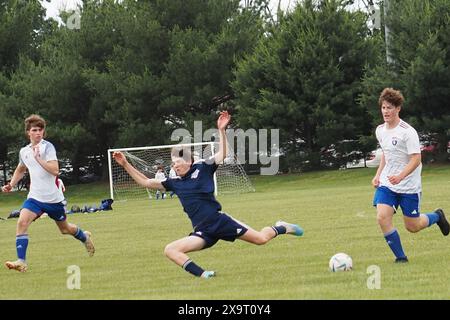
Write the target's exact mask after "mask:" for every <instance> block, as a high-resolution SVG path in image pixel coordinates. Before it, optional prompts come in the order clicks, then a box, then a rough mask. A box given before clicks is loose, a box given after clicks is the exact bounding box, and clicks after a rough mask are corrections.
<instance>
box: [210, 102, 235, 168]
mask: <svg viewBox="0 0 450 320" xmlns="http://www.w3.org/2000/svg"><path fill="white" fill-rule="evenodd" d="M230 120H231V115H230V114H229V113H228V111H223V112H221V113H220V116H219V119H217V129H219V151H217V153H216V154H215V155H214V161H215V162H216V164H220V163H222V162H223V160H224V159H225V158H226V156H227V146H228V141H227V135H226V133H225V129H226V128H227V125H228V124H229V123H230Z"/></svg>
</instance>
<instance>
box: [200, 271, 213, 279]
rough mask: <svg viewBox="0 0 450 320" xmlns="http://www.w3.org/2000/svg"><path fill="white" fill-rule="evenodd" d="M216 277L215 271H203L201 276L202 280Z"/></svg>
mask: <svg viewBox="0 0 450 320" xmlns="http://www.w3.org/2000/svg"><path fill="white" fill-rule="evenodd" d="M215 276H216V272H215V271H203V273H202V275H201V276H200V277H201V278H205V279H208V278H212V277H215Z"/></svg>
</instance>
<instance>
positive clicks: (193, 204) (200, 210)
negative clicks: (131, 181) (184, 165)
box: [161, 160, 222, 229]
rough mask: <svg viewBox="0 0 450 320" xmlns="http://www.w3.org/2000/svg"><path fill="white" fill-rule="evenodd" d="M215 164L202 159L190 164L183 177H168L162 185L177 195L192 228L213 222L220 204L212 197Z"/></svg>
mask: <svg viewBox="0 0 450 320" xmlns="http://www.w3.org/2000/svg"><path fill="white" fill-rule="evenodd" d="M216 169H217V164H215V163H214V162H213V163H211V164H208V163H207V162H205V161H204V160H201V161H198V162H195V163H194V164H192V166H191V169H190V170H189V171H188V172H187V173H186V175H185V176H184V177H175V178H168V179H167V180H165V181H162V182H161V183H162V185H163V186H164V188H165V189H166V190H168V191H173V192H175V194H176V195H177V196H178V198H179V199H180V201H181V205H182V206H183V209H184V212H186V213H187V215H188V216H189V219H191V222H192V226H193V227H194V229H195V228H196V227H199V226H205V225H208V224H211V223H214V222H215V221H216V220H217V219H218V218H219V217H220V212H219V211H220V210H222V206H221V205H220V203H219V202H217V200H216V198H215V197H214V172H215V171H216Z"/></svg>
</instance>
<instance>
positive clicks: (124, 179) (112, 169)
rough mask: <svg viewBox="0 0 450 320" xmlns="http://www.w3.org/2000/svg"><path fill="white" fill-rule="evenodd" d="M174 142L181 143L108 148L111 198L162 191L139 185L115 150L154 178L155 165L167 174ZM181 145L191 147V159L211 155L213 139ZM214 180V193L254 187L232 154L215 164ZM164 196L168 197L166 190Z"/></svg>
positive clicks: (151, 195)
mask: <svg viewBox="0 0 450 320" xmlns="http://www.w3.org/2000/svg"><path fill="white" fill-rule="evenodd" d="M174 146H181V145H180V144H177V145H164V146H154V147H136V148H121V149H109V150H108V166H109V181H110V192H111V198H112V199H114V200H128V199H149V198H150V199H156V197H157V196H158V197H159V196H162V195H161V194H157V191H156V190H151V189H147V188H144V187H141V186H140V185H138V184H137V183H136V182H135V181H134V180H133V178H131V176H130V175H129V174H128V173H127V172H126V171H125V170H124V169H123V168H122V167H121V166H120V165H118V164H117V163H116V161H114V159H113V158H112V155H113V153H114V152H115V151H121V152H123V154H124V155H125V156H126V158H127V160H128V161H129V162H130V163H131V164H132V165H133V166H134V167H135V168H136V169H138V170H139V171H140V172H141V173H143V174H144V175H145V176H146V177H148V178H155V175H156V173H157V171H158V169H162V172H163V173H164V175H165V177H168V176H169V172H170V165H171V162H172V161H171V157H170V154H171V149H172V148H173V147H174ZM182 146H189V147H191V149H192V151H193V156H194V161H197V160H199V159H207V158H209V157H211V156H212V155H213V154H214V150H215V149H216V148H215V143H214V142H204V143H192V144H185V145H182ZM160 171H161V170H160ZM159 175H160V174H159ZM214 183H215V187H216V188H215V194H216V195H217V194H226V193H244V192H253V191H255V189H254V188H253V185H252V183H251V182H250V180H249V178H248V176H247V174H246V173H245V171H244V169H243V167H242V165H241V164H240V163H239V161H238V159H237V157H236V155H234V154H229V155H227V157H226V158H225V160H224V162H223V164H220V165H219V166H218V168H217V170H216V173H215V175H214ZM165 196H166V197H168V194H166V195H165Z"/></svg>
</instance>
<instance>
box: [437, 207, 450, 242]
mask: <svg viewBox="0 0 450 320" xmlns="http://www.w3.org/2000/svg"><path fill="white" fill-rule="evenodd" d="M434 212H436V213H437V214H438V215H439V221H438V222H437V225H438V226H439V229H441V232H442V234H443V235H444V236H448V234H449V233H450V225H449V224H448V221H447V219H446V218H445V215H444V211H443V210H442V209H436V210H434Z"/></svg>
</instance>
